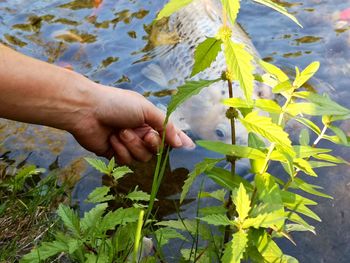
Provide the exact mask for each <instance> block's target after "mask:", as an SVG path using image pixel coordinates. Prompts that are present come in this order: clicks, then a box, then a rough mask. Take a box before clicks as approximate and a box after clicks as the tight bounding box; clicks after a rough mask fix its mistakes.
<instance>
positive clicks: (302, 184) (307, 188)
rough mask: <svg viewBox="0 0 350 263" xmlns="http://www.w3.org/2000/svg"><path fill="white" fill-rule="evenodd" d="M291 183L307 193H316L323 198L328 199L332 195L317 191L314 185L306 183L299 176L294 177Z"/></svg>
mask: <svg viewBox="0 0 350 263" xmlns="http://www.w3.org/2000/svg"><path fill="white" fill-rule="evenodd" d="M293 183H294V184H295V185H296V187H297V188H299V189H301V190H303V191H305V192H307V193H309V194H312V195H316V196H321V197H324V198H330V199H333V197H331V196H330V195H327V194H324V193H321V192H320V191H317V190H316V189H315V186H314V185H312V184H308V183H306V182H305V181H303V180H301V179H300V178H294V181H293Z"/></svg>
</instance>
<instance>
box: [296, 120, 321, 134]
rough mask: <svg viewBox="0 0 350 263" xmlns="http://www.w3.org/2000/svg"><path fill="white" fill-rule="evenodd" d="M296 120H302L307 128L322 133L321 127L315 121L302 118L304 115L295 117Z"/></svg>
mask: <svg viewBox="0 0 350 263" xmlns="http://www.w3.org/2000/svg"><path fill="white" fill-rule="evenodd" d="M294 120H296V121H298V122H300V123H301V124H303V125H305V126H306V127H307V128H309V129H310V130H312V131H313V132H314V133H316V134H317V135H320V134H321V130H320V128H319V127H318V126H317V125H316V124H315V123H313V122H312V121H311V120H309V119H306V118H302V117H295V118H294Z"/></svg>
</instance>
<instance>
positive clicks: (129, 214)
mask: <svg viewBox="0 0 350 263" xmlns="http://www.w3.org/2000/svg"><path fill="white" fill-rule="evenodd" d="M139 213H140V209H137V208H134V207H130V208H125V209H124V208H119V209H117V210H115V211H113V212H108V213H107V214H106V215H105V216H104V217H103V218H102V221H101V222H100V226H99V228H100V231H101V232H102V233H103V232H105V231H107V230H113V229H114V228H115V227H116V226H117V225H125V224H127V223H133V222H137V221H138V220H139Z"/></svg>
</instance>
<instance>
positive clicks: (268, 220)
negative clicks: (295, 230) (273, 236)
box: [242, 210, 285, 229]
mask: <svg viewBox="0 0 350 263" xmlns="http://www.w3.org/2000/svg"><path fill="white" fill-rule="evenodd" d="M283 213H284V211H283V210H282V211H278V210H276V211H275V212H272V213H264V214H260V215H258V216H256V217H249V218H247V219H246V220H245V221H244V222H243V224H242V227H243V228H249V227H254V228H256V229H258V228H260V227H263V228H268V227H272V226H273V225H276V224H277V225H280V223H281V222H284V220H285V217H284V216H283ZM278 228H279V227H278Z"/></svg>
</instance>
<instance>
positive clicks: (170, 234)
mask: <svg viewBox="0 0 350 263" xmlns="http://www.w3.org/2000/svg"><path fill="white" fill-rule="evenodd" d="M154 234H155V236H156V240H157V244H158V246H159V247H163V246H164V245H166V244H168V243H169V241H170V240H171V239H175V238H177V239H181V240H183V241H188V240H187V239H186V238H185V237H184V236H183V235H182V234H180V233H179V232H177V231H176V230H175V229H173V228H170V227H161V228H159V229H157V230H156V231H154Z"/></svg>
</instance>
